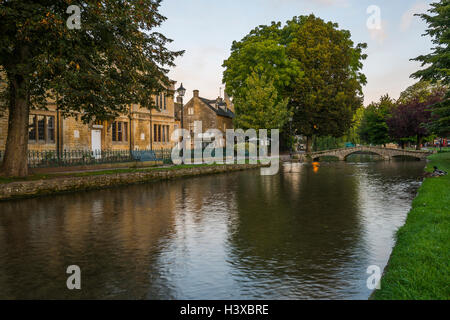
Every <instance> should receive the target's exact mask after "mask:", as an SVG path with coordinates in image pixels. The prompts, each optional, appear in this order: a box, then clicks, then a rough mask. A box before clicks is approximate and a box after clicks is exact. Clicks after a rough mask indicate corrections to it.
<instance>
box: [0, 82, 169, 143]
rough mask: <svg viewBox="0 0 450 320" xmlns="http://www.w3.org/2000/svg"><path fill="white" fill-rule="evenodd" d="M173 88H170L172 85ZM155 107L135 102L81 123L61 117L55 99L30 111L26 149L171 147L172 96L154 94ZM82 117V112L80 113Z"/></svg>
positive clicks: (3, 128)
mask: <svg viewBox="0 0 450 320" xmlns="http://www.w3.org/2000/svg"><path fill="white" fill-rule="evenodd" d="M171 89H172V90H173V88H171ZM154 99H155V103H156V107H157V109H152V110H148V109H146V108H141V107H140V106H139V105H137V104H133V105H131V106H129V112H128V113H127V114H122V115H120V116H119V117H117V118H116V119H114V120H112V121H92V122H91V123H88V124H86V123H83V122H82V121H81V120H80V117H67V118H64V117H62V115H61V113H60V112H59V111H58V110H57V106H56V104H55V103H54V102H49V104H48V107H47V110H31V111H30V116H29V130H28V139H29V140H28V141H29V142H28V149H29V150H31V151H58V150H59V151H64V150H144V149H153V150H155V149H169V148H172V146H173V143H172V142H171V139H170V135H171V134H172V132H173V131H174V130H175V129H176V128H177V123H176V121H175V106H174V99H173V96H170V95H166V94H164V93H162V94H160V95H159V96H157V97H154ZM80 116H81V114H80ZM7 134H8V113H7V112H4V113H3V114H1V115H0V150H4V149H5V145H6V138H7Z"/></svg>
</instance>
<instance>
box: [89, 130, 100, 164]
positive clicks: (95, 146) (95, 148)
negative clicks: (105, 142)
mask: <svg viewBox="0 0 450 320" xmlns="http://www.w3.org/2000/svg"><path fill="white" fill-rule="evenodd" d="M91 146H92V154H93V155H94V158H95V159H100V158H101V157H102V131H101V130H91Z"/></svg>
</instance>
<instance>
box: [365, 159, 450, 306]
mask: <svg viewBox="0 0 450 320" xmlns="http://www.w3.org/2000/svg"><path fill="white" fill-rule="evenodd" d="M428 160H429V162H428V165H427V167H426V169H425V170H426V171H427V172H431V171H432V170H433V169H432V168H433V166H437V167H438V168H439V169H441V170H445V171H447V172H450V152H443V153H437V154H433V155H431V156H429V157H428ZM449 239H450V176H449V175H447V176H443V177H434V178H425V179H424V181H423V183H422V185H421V186H420V188H419V190H418V193H417V196H416V198H415V199H414V200H413V203H412V207H411V210H410V211H409V213H408V216H407V219H406V222H405V224H404V225H403V226H402V227H401V228H400V229H399V230H398V231H397V234H396V244H395V246H394V248H393V250H392V253H391V256H390V258H389V261H388V264H387V266H386V268H385V269H384V273H383V275H382V278H381V289H379V290H375V291H374V292H373V293H372V295H371V296H370V298H369V299H371V300H448V299H450V287H449V286H448V283H449V281H450V266H449V261H450V244H449V241H448V240H449Z"/></svg>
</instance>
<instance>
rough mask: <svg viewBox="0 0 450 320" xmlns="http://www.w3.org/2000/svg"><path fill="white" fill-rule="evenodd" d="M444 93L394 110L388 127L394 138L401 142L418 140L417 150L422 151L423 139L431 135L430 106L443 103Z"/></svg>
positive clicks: (436, 92) (438, 93) (434, 94)
mask: <svg viewBox="0 0 450 320" xmlns="http://www.w3.org/2000/svg"><path fill="white" fill-rule="evenodd" d="M442 98H443V93H442V92H439V91H435V92H433V94H432V95H430V96H428V97H427V98H426V99H425V100H421V99H419V98H414V99H412V100H405V101H404V102H400V103H399V105H398V106H397V107H395V108H394V109H393V110H392V113H391V116H390V117H389V118H388V119H387V125H388V127H389V132H390V135H391V136H392V137H394V138H395V139H397V140H398V141H400V143H401V144H402V147H403V143H402V142H403V141H404V140H405V139H408V138H415V139H416V149H417V150H420V148H421V144H422V141H423V138H424V137H426V136H428V135H430V134H431V132H430V130H429V123H430V122H431V121H432V113H431V110H430V106H432V105H434V104H436V103H439V102H441V101H442Z"/></svg>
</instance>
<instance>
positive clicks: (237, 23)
mask: <svg viewBox="0 0 450 320" xmlns="http://www.w3.org/2000/svg"><path fill="white" fill-rule="evenodd" d="M431 2H432V1H422V0H369V1H367V0H241V1H237V0H222V1H219V0H163V2H162V4H161V8H160V12H161V13H162V14H163V15H164V16H165V17H167V20H166V21H165V22H164V24H163V25H162V27H161V30H159V31H161V32H162V33H163V34H164V35H165V36H167V37H168V38H170V39H173V40H174V42H173V43H172V44H170V46H169V48H170V49H172V50H186V53H185V54H184V55H183V56H182V57H180V58H177V60H176V64H177V66H176V67H175V68H173V69H172V70H171V72H170V74H169V76H170V78H171V79H173V80H175V81H177V82H178V83H177V86H178V85H179V84H180V82H182V83H183V86H184V87H185V88H186V89H187V93H186V97H185V102H186V101H188V100H189V99H190V98H191V97H192V90H194V89H198V90H200V96H202V97H205V98H209V99H215V98H217V97H218V96H219V92H222V96H223V89H222V90H220V88H221V87H222V88H223V86H224V85H223V84H222V73H223V68H222V64H223V61H224V60H225V59H227V58H228V57H229V55H230V48H231V44H232V42H233V41H234V40H237V41H239V40H241V39H242V38H243V37H244V36H245V35H246V34H248V33H249V32H250V30H252V29H253V28H254V27H256V26H258V25H261V24H264V25H268V24H270V23H271V22H272V21H281V22H282V23H284V22H286V21H287V20H290V19H292V17H293V16H299V15H308V14H310V13H314V14H315V15H316V16H318V17H320V18H322V19H324V20H326V21H333V22H336V23H338V24H339V28H340V29H347V30H350V32H351V34H352V40H353V41H354V42H355V44H356V43H359V42H365V43H367V45H368V48H367V50H366V51H365V53H367V54H368V58H367V59H366V60H365V61H364V69H363V72H364V74H365V75H366V76H367V79H368V83H367V85H366V86H365V87H364V96H365V104H366V105H367V104H368V103H370V102H371V101H374V100H378V99H379V97H380V96H381V95H383V94H386V93H389V95H391V96H392V97H394V98H398V96H399V94H400V92H401V91H403V90H404V89H406V88H407V87H408V86H409V85H411V84H413V83H414V82H415V80H414V79H411V78H410V77H409V76H410V75H411V73H413V72H415V71H416V70H418V69H419V67H420V64H419V63H417V62H414V61H409V59H411V58H415V57H417V56H418V55H421V54H426V53H429V52H430V49H431V47H432V43H431V39H430V38H429V37H423V36H422V34H423V33H424V32H425V29H426V24H425V22H424V21H422V20H421V19H420V18H419V17H416V16H414V13H423V12H425V11H426V10H427V8H429V4H430V3H431ZM372 5H375V6H377V7H378V8H379V9H380V17H381V24H380V26H381V27H380V29H372V30H370V29H369V28H368V27H367V21H368V19H369V17H370V16H371V15H372V14H373V13H374V11H371V12H370V13H367V10H368V8H369V7H370V6H372ZM371 21H372V20H371Z"/></svg>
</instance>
